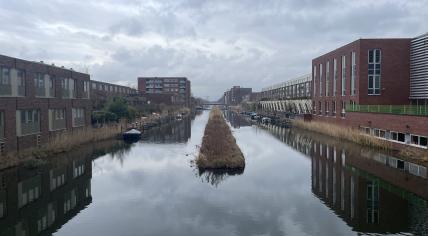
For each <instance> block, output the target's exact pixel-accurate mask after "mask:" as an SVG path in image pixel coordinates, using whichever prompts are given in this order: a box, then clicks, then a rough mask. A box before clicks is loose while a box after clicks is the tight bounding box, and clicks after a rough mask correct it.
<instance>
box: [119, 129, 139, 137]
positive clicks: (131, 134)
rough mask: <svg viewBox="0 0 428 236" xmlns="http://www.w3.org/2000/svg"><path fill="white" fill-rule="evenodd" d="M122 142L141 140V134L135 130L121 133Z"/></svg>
mask: <svg viewBox="0 0 428 236" xmlns="http://www.w3.org/2000/svg"><path fill="white" fill-rule="evenodd" d="M123 139H124V140H139V139H141V132H140V131H139V130H136V129H131V130H128V131H126V132H125V133H123Z"/></svg>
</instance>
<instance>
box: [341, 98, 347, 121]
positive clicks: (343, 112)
mask: <svg viewBox="0 0 428 236" xmlns="http://www.w3.org/2000/svg"><path fill="white" fill-rule="evenodd" d="M341 105H342V112H341V114H340V115H341V116H342V118H345V108H346V104H345V101H342V104H341Z"/></svg>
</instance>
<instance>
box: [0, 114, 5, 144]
mask: <svg viewBox="0 0 428 236" xmlns="http://www.w3.org/2000/svg"><path fill="white" fill-rule="evenodd" d="M2 139H4V112H3V111H0V140H2Z"/></svg>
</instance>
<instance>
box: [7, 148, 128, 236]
mask: <svg viewBox="0 0 428 236" xmlns="http://www.w3.org/2000/svg"><path fill="white" fill-rule="evenodd" d="M127 149H128V150H129V146H127V145H126V144H124V143H123V142H120V141H117V140H110V141H105V142H100V143H97V144H95V145H88V146H86V147H82V148H79V149H77V150H75V151H72V152H69V153H68V154H65V155H63V156H59V157H55V158H53V159H52V160H50V161H49V163H48V164H43V165H42V166H39V167H28V166H27V167H20V168H11V169H7V170H4V171H2V172H0V235H2V236H3V235H4V236H6V235H7V236H13V235H16V236H32V235H51V234H52V233H54V232H56V231H57V230H58V229H59V228H61V226H62V225H64V224H65V223H67V222H68V221H69V220H70V219H72V218H73V217H74V216H76V215H77V214H78V213H79V212H80V211H81V210H82V209H84V208H85V207H87V206H88V205H89V204H90V203H91V202H92V197H91V178H92V160H93V159H94V158H96V157H98V156H100V155H103V154H104V153H107V152H114V153H117V150H120V151H119V153H118V155H119V156H120V155H121V154H122V153H123V152H124V150H127Z"/></svg>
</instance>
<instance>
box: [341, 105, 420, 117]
mask: <svg viewBox="0 0 428 236" xmlns="http://www.w3.org/2000/svg"><path fill="white" fill-rule="evenodd" d="M346 112H368V113H384V114H394V115H411V116H428V106H417V105H353V106H350V105H348V106H347V107H346Z"/></svg>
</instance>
